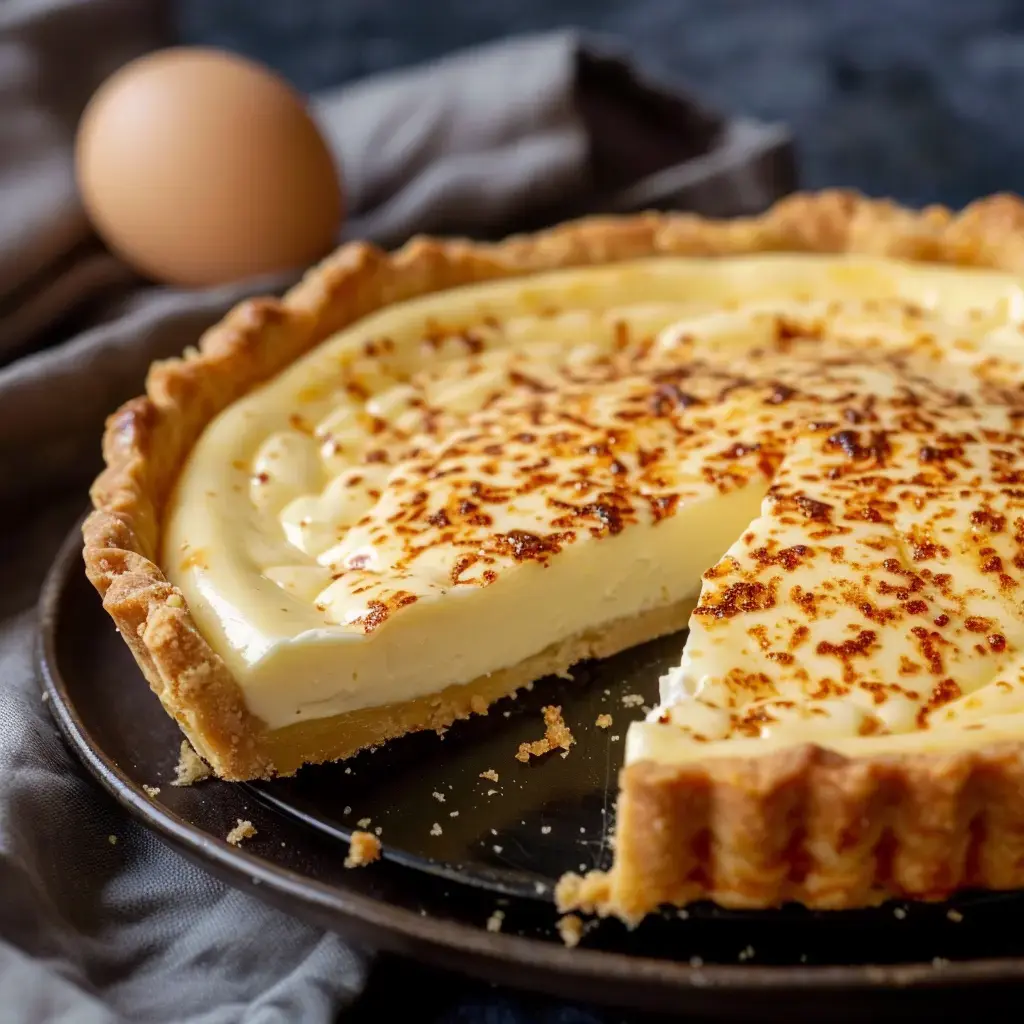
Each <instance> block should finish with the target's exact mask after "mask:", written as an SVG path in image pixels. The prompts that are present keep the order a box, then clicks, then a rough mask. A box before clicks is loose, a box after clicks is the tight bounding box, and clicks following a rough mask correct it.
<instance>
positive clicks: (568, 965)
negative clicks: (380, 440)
mask: <svg viewBox="0 0 1024 1024" xmlns="http://www.w3.org/2000/svg"><path fill="white" fill-rule="evenodd" d="M86 514H88V513H85V514H83V515H82V516H81V517H80V518H79V520H78V521H77V522H76V523H75V525H74V526H73V527H72V529H71V530H70V531H69V533H68V535H67V537H66V538H65V539H64V541H63V542H62V543H61V546H60V548H59V550H58V552H57V555H56V557H55V558H54V561H53V563H52V564H51V566H50V568H49V570H48V571H47V574H46V577H45V579H44V582H43V585H42V588H41V590H40V595H39V600H38V603H37V633H36V643H35V652H34V659H35V664H36V669H37V672H38V675H39V679H40V686H41V689H42V690H43V692H44V694H45V695H46V697H47V705H48V707H49V711H50V714H51V716H52V717H53V718H54V720H55V721H56V723H57V725H58V727H59V729H60V732H61V734H62V736H63V737H64V739H65V741H66V742H67V744H68V746H69V747H70V748H71V750H72V752H73V753H74V754H75V756H76V757H77V758H78V760H79V761H81V762H82V763H83V764H84V765H85V767H86V768H87V769H88V771H89V773H90V774H91V775H92V776H93V778H95V779H96V780H97V781H98V782H99V784H100V785H101V787H102V788H103V789H104V790H105V791H106V792H108V793H109V794H110V795H111V796H113V797H114V799H115V800H116V801H117V802H118V803H119V804H120V805H121V806H122V807H124V808H125V810H127V811H128V812H129V813H130V814H131V815H132V816H133V817H134V818H135V819H136V820H137V821H139V822H140V823H141V824H143V825H144V826H145V827H147V828H149V829H150V830H151V831H152V832H154V833H155V834H156V835H157V836H158V837H159V838H160V839H161V840H163V841H164V842H166V843H168V844H169V845H170V846H172V847H173V848H174V849H175V850H177V851H179V852H181V853H183V854H185V855H186V856H188V857H189V858H190V859H192V860H193V861H195V862H197V863H199V864H200V865H203V866H204V867H206V868H207V869H211V870H212V873H214V874H216V875H217V877H218V878H220V879H221V880H223V881H225V882H226V884H229V885H232V886H233V887H235V888H237V889H240V890H242V891H244V892H246V893H248V894H250V895H253V896H255V897H256V898H258V899H262V900H263V901H264V902H269V903H272V904H273V905H275V906H277V907H278V908H283V909H285V912H286V913H291V914H293V916H295V917H298V918H300V919H302V918H305V919H306V920H309V919H310V916H311V913H307V914H303V913H302V912H301V909H302V908H307V909H308V910H309V911H310V912H315V920H316V922H317V924H318V925H319V926H321V927H325V928H331V927H332V925H331V924H330V922H331V921H332V920H333V921H334V922H337V924H336V925H335V926H334V927H335V929H336V930H340V931H342V932H343V933H345V934H351V927H352V926H359V925H362V926H363V927H364V928H366V929H370V930H372V931H373V932H374V933H375V935H376V936H377V937H378V938H379V939H382V940H383V941H376V942H375V948H376V949H380V950H381V951H393V952H399V953H404V954H406V955H409V953H408V946H409V944H410V943H411V944H413V945H414V946H415V948H416V955H423V956H424V959H429V960H431V961H433V962H438V963H440V962H442V961H443V962H444V963H445V965H447V966H450V964H451V960H450V956H451V954H453V953H454V954H458V955H460V956H461V957H462V960H461V961H460V962H461V963H462V965H463V968H464V969H465V971H466V972H467V973H471V974H476V975H477V976H480V975H481V974H482V973H486V972H481V971H473V970H472V967H473V965H485V964H487V963H490V964H492V965H494V966H498V967H500V966H507V965H509V964H510V963H511V964H515V965H517V966H519V967H522V968H525V969H526V970H527V972H528V974H526V975H524V981H527V982H534V981H542V980H543V978H544V977H545V976H550V975H552V974H556V975H560V976H563V977H565V976H569V977H571V978H572V979H573V980H574V981H575V982H577V983H580V984H586V983H587V982H588V981H592V980H596V979H598V978H600V979H601V980H603V981H606V982H607V981H612V982H615V983H618V984H620V985H628V986H630V987H633V986H636V985H638V984H644V983H649V984H652V985H655V986H656V987H658V988H660V989H671V990H676V991H680V990H709V989H718V990H728V991H729V992H730V993H731V994H740V993H743V992H749V993H764V994H768V993H777V994H778V993H782V992H784V991H793V990H799V991H800V992H802V993H804V994H813V993H816V992H817V993H828V992H833V991H837V990H843V989H847V990H849V989H858V990H872V991H886V990H894V989H900V990H907V989H918V990H926V989H936V988H959V987H962V986H965V985H974V984H978V983H982V982H988V983H992V982H1016V983H1020V982H1022V981H1024V957H1020V956H1018V957H1012V956H1011V957H986V958H980V959H976V960H954V961H949V962H947V963H946V964H945V965H944V966H942V967H941V968H936V967H935V966H934V965H933V964H931V963H914V964H877V965H876V964H844V965H824V966H817V965H810V964H807V965H805V964H800V965H793V964H788V965H777V966H776V965H768V964H747V965H740V964H707V965H701V966H695V965H692V964H690V963H688V962H686V961H680V960H670V959H657V958H654V957H647V956H633V955H630V954H628V953H619V952H610V951H605V950H596V949H587V948H585V947H577V948H574V949H569V948H567V947H565V946H562V945H560V944H558V943H557V942H542V941H540V940H537V939H530V938H525V937H521V936H516V935H510V934H506V933H503V932H488V931H486V930H485V929H484V928H483V927H476V926H472V925H468V924H463V923H460V922H457V921H447V920H438V919H436V918H431V917H429V916H428V917H422V916H420V915H419V914H417V913H414V912H413V911H411V910H406V909H404V908H402V907H398V906H395V905H393V904H391V903H388V902H387V901H386V900H380V899H376V898H374V897H373V896H369V895H366V894H363V893H358V892H351V891H348V892H346V891H345V890H343V889H341V888H338V887H335V886H330V885H327V884H325V883H322V882H318V881H315V880H313V879H310V878H308V877H307V876H305V875H303V874H302V873H300V872H297V871H293V870H291V869H289V868H285V867H283V866H281V865H278V864H275V863H274V862H273V861H270V860H267V859H264V858H262V857H257V856H255V855H254V854H250V853H248V852H246V851H245V850H244V849H240V848H237V847H234V846H229V845H228V844H227V843H226V842H224V841H223V840H221V839H220V838H219V837H215V836H213V835H211V834H210V833H208V832H205V831H204V830H203V829H201V828H199V827H198V826H196V825H194V824H192V823H191V822H189V821H187V820H186V819H185V818H183V817H181V816H179V815H177V814H175V813H173V812H172V811H170V810H168V809H167V808H165V807H164V806H163V805H160V804H157V803H155V802H153V801H151V800H149V799H148V798H147V797H146V795H145V793H144V792H143V791H142V789H141V786H140V785H138V784H136V783H135V782H134V781H133V780H132V779H131V778H130V777H129V776H128V775H127V773H125V772H124V771H122V770H121V769H120V768H119V767H118V766H117V764H116V763H115V762H114V761H113V760H112V759H111V758H109V757H108V756H107V755H106V753H105V752H104V751H103V749H102V747H101V746H100V744H99V743H98V742H96V741H95V740H94V738H93V737H92V736H91V734H90V732H89V730H88V728H87V726H86V725H85V723H84V722H83V721H82V719H81V717H80V716H79V714H78V711H77V708H76V706H75V702H74V700H73V699H72V698H71V696H70V693H69V690H68V687H67V684H66V682H65V679H64V676H63V673H62V671H61V668H60V662H59V660H58V657H57V634H58V630H59V627H60V616H61V606H62V602H63V600H64V596H65V593H66V591H67V589H68V586H69V584H70V582H71V579H72V576H73V574H74V573H75V572H82V573H84V571H85V570H84V564H83V562H82V557H81V550H82V537H81V526H82V522H83V521H84V518H85V515H86ZM140 682H141V680H140ZM277 813H280V812H277ZM406 870H414V869H411V868H409V869H406ZM453 884H460V883H457V882H453ZM271 896H273V897H276V899H273V898H270V897H271ZM293 907H294V908H299V909H298V910H295V909H290V908H293ZM339 925H345V926H347V927H339ZM442 953H445V954H448V955H447V956H442V955H441V954H442ZM527 987H531V988H534V989H535V990H538V989H540V990H550V987H549V986H547V985H542V984H541V985H527ZM603 1001H606V1000H603Z"/></svg>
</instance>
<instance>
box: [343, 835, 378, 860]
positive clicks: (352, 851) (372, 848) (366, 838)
mask: <svg viewBox="0 0 1024 1024" xmlns="http://www.w3.org/2000/svg"><path fill="white" fill-rule="evenodd" d="M379 859H380V840H379V839H378V838H377V837H376V836H375V835H373V834H372V833H370V832H353V833H352V838H351V839H350V840H349V844H348V856H347V857H346V858H345V867H347V868H361V867H363V865H364V864H372V863H373V862H374V861H375V860H379Z"/></svg>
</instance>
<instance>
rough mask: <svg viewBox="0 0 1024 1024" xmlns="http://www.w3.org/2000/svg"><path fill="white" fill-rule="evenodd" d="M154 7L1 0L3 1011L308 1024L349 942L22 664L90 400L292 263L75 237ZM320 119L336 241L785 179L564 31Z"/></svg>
mask: <svg viewBox="0 0 1024 1024" xmlns="http://www.w3.org/2000/svg"><path fill="white" fill-rule="evenodd" d="M167 15H168V11H167V9H166V5H165V4H164V3H162V2H159V0H3V2H2V3H0V111H2V114H0V1018H2V1019H3V1020H4V1021H12V1022H21V1021H25V1022H30V1021H31V1022H35V1021H42V1020H67V1021H76V1022H82V1021H87V1022H104V1024H108V1022H109V1024H114V1022H121V1021H196V1022H201V1024H227V1022H234V1021H247V1022H263V1021H270V1020H288V1021H326V1020H330V1019H332V1018H333V1017H334V1016H335V1015H336V1014H337V1013H338V1012H339V1010H340V1009H341V1008H343V1007H344V1006H346V1005H347V1004H349V1003H350V1002H351V1000H352V999H353V998H354V997H355V996H356V994H357V993H358V992H359V990H360V987H361V985H362V984H363V981H364V978H365V974H366V963H367V959H366V958H367V954H366V953H364V952H362V951H358V950H354V949H352V948H350V947H348V946H346V945H345V944H344V943H342V942H341V940H340V939H339V938H337V937H336V936H334V935H332V934H325V933H323V932H320V931H318V930H316V929H314V928H311V927H308V926H306V925H304V924H301V923H299V922H297V921H295V920H293V919H292V918H290V917H288V916H287V915H285V914H282V913H280V912H279V911H276V910H272V909H270V908H268V907H266V906H264V905H263V904H262V903H260V902H257V901H255V900H253V899H251V898H250V897H247V896H243V895H242V894H240V893H237V892H234V891H233V890H231V889H228V888H226V887H225V886H223V885H222V884H221V883H219V882H217V881H215V880H214V879H212V878H210V877H208V876H207V875H205V874H204V873H203V872H202V871H201V870H199V869H197V868H195V867H193V866H191V865H190V864H188V863H187V862H186V861H184V860H183V859H181V858H180V857H179V856H178V855H177V854H175V853H173V852H172V851H170V850H169V849H167V848H166V847H164V846H163V845H162V844H161V843H160V842H159V841H158V840H156V839H155V838H154V837H152V836H151V835H150V834H148V833H147V832H146V831H145V830H143V829H142V828H140V827H138V826H136V825H134V824H133V823H132V822H130V821H128V820H126V819H125V818H124V817H123V816H122V815H121V813H120V812H119V811H118V810H117V809H116V808H115V806H114V805H113V803H112V801H111V800H109V799H108V798H106V797H105V796H104V795H103V794H102V793H101V792H100V791H99V789H98V787H97V786H96V785H94V784H93V783H92V782H91V781H90V780H89V779H88V778H87V777H86V776H85V774H84V772H83V771H82V770H81V769H80V768H79V767H78V765H77V763H76V761H75V759H74V757H73V756H72V755H71V754H70V753H69V751H68V750H67V749H66V748H65V746H64V745H63V743H62V742H61V740H60V737H59V735H58V734H57V732H56V729H55V727H54V726H53V724H52V723H51V721H50V719H49V717H48V714H47V712H46V709H45V706H44V705H43V703H42V701H41V700H40V694H39V689H38V681H37V679H36V677H35V672H34V669H33V666H32V649H33V642H34V633H35V615H34V611H33V605H34V602H35V599H36V595H37V593H38V587H39V584H40V581H41V579H42V576H43V574H44V573H45V570H46V568H47V565H48V563H49V561H50V559H51V557H52V555H53V553H54V551H55V549H56V547H57V545H58V544H59V542H60V539H61V537H62V536H63V535H64V534H65V533H66V531H67V530H68V529H69V528H70V527H71V526H72V525H73V524H74V521H75V519H76V517H77V516H78V514H79V513H80V512H81V511H82V510H83V508H84V506H85V502H86V493H85V488H86V485H87V482H88V480H89V479H90V478H91V476H92V475H93V474H94V473H95V472H96V470H97V468H98V464H99V463H98V450H99V449H98V442H99V436H100V431H101V429H102V422H103V419H104V417H105V416H106V415H107V414H108V413H109V412H111V411H112V410H113V409H114V408H115V407H116V406H117V405H118V404H119V403H120V402H121V401H123V400H124V399H126V398H128V397H130V396H131V395H133V394H136V393H137V392H138V389H139V388H140V386H141V383H142V379H143V375H144V373H145V369H146V367H147V366H148V364H149V363H150V362H151V361H152V360H153V359H154V358H159V357H164V356H167V355H171V354H174V353H178V352H180V351H181V350H182V349H183V348H184V347H185V346H187V345H189V344H192V343H194V342H195V340H196V338H197V337H198V335H199V334H200V333H201V331H202V330H203V329H204V328H205V327H207V326H208V325H210V324H211V323H213V322H214V321H216V320H217V319H218V318H219V317H220V316H221V315H222V314H223V313H224V312H225V311H226V310H227V309H228V308H229V307H230V306H231V305H232V304H233V303H234V302H236V301H238V300H239V299H240V298H242V297H244V296H246V295H249V294H252V293H255V292H262V291H268V290H273V291H279V290H280V289H282V288H283V287H285V286H286V285H287V284H289V283H290V282H291V280H293V279H294V278H295V276H296V275H295V274H282V275H278V276H276V277H274V278H272V279H264V280H259V281H248V282H243V283H240V284H235V285H230V286H226V287H223V288H218V289H211V290H206V291H179V290H174V289H169V288H162V287H157V286H154V285H151V284H149V283H147V282H144V281H142V280H140V279H139V278H138V277H137V276H136V275H135V274H134V273H133V272H132V271H131V270H130V269H129V268H127V267H125V266H123V265H122V264H120V263H119V262H118V261H117V260H116V259H114V257H112V256H111V255H110V254H109V253H107V252H106V251H105V250H104V249H103V247H102V246H101V245H100V243H99V242H98V241H97V240H96V239H95V238H94V237H93V236H92V235H91V233H90V231H89V227H88V224H87V222H86V219H85V217H84V215H83V213H82V210H81V207H80V206H79V203H78V201H77V198H76V194H75V188H74V181H73V175H72V163H71V147H72V141H73V135H74V129H75V124H76V121H77V118H78V115H79V114H80V112H81V110H82V108H83V106H84V104H85V102H86V101H87V99H88V97H89V95H90V93H91V92H92V90H93V89H94V88H95V87H96V86H97V85H98V84H99V83H100V82H101V81H102V79H103V78H104V77H105V76H106V75H108V74H109V73H110V72H112V71H113V70H114V69H115V68H117V67H118V66H120V65H121V64H123V63H124V62H125V61H127V60H129V59H131V58H132V57H134V56H136V55H138V54H141V53H143V52H146V51H147V50H150V49H153V48H155V47H159V46H162V45H167V44H170V43H172V42H173V41H174V40H173V38H172V36H171V34H170V30H169V28H168V25H169V19H168V16H167ZM314 108H315V112H316V114H317V116H318V117H319V120H320V122H321V124H322V126H323V130H324V132H325V134H326V136H327V137H328V139H329V140H330V142H331V145H332V146H333V147H334V150H335V152H336V154H337V158H338V162H339V166H340V168H341V173H342V176H343V180H344V182H345V187H346V191H347V195H348V200H349V206H350V219H349V222H348V225H347V227H346V229H345V231H346V234H347V235H348V236H351V237H364V238H370V239H372V240H375V241H377V242H379V243H380V244H382V245H394V244H397V243H399V242H401V241H402V240H403V239H404V238H406V237H407V236H408V235H410V234H412V233H413V232H418V231H431V232H438V233H440V232H458V233H463V234H469V235H475V236H478V237H494V236H497V235H501V234H503V233H505V232H508V231H511V230H519V229H522V228H526V227H531V226H536V225H539V224H542V223H545V222H547V221H551V220H554V219H557V218H560V217H564V216H571V215H574V214H577V213H581V212H583V211H584V210H588V209H605V210H620V209H630V208H633V207H635V206H636V205H646V204H648V203H652V202H655V203H656V202H658V201H659V200H662V201H669V202H673V203H676V204H679V205H684V206H691V207H693V208H698V209H702V210H708V211H712V212H715V213H718V214H728V213H741V212H750V211H753V210H756V209H760V208H763V207H764V206H766V205H768V203H769V202H771V200H772V199H774V198H775V197H776V196H777V195H778V194H779V193H780V192H781V191H784V190H786V189H787V188H788V187H790V186H791V185H792V180H791V176H790V170H791V155H790V152H789V148H788V139H787V137H786V135H785V132H783V131H781V130H780V129H779V128H778V127H776V126H765V125H759V124H757V123H754V122H749V121H743V120H725V119H723V118H721V117H719V116H718V115H716V114H714V113H712V112H709V111H707V110H705V109H703V108H702V107H700V106H699V105H698V104H696V103H693V102H692V101H690V100H689V99H687V98H685V97H682V96H678V95H676V94H674V93H673V92H672V91H671V90H670V89H667V88H666V87H664V86H661V85H659V84H656V83H654V82H652V81H648V80H646V79H645V78H644V77H643V76H641V75H639V74H638V73H637V72H636V71H635V69H634V68H633V67H632V66H631V64H630V63H629V62H628V61H626V60H624V59H622V58H621V57H619V56H617V55H616V54H615V53H614V52H611V51H609V49H608V46H607V44H606V43H603V42H594V41H591V40H587V39H583V38H581V37H580V36H579V35H578V34H576V33H574V32H559V33H554V34H550V35H543V36H535V37H528V38H521V39H515V40H510V41H508V42H505V43H502V44H498V45H495V46H492V47H489V48H485V49H480V50H476V51H474V52H471V53H466V54H460V55H456V56H454V57H452V58H450V59H447V60H445V61H441V62H439V63H436V64H433V65H431V66H429V67H426V68H418V69H413V70H411V71H403V72H400V73H394V74H391V75H387V76H384V77H381V78H378V79H372V80H368V81H366V82H363V83H359V84H355V85H351V86H346V87H344V88H341V89H339V90H336V91H334V92H332V93H330V94H327V95H324V96H322V97H318V98H316V99H315V102H314ZM139 682H140V685H142V682H141V679H140V681H139ZM109 835H115V836H117V837H118V843H117V846H116V848H115V850H112V849H111V846H110V844H109V843H108V836H109ZM115 851H116V855H115Z"/></svg>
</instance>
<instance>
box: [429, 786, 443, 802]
mask: <svg viewBox="0 0 1024 1024" xmlns="http://www.w3.org/2000/svg"><path fill="white" fill-rule="evenodd" d="M430 795H431V796H432V797H433V798H434V799H435V800H436V801H437V802H438V803H439V804H443V803H444V793H439V792H438V791H437V790H436V789H435V790H434V792H433V793H431V794H430Z"/></svg>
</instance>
